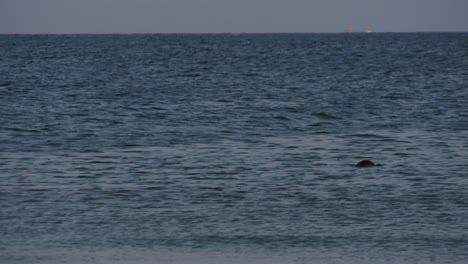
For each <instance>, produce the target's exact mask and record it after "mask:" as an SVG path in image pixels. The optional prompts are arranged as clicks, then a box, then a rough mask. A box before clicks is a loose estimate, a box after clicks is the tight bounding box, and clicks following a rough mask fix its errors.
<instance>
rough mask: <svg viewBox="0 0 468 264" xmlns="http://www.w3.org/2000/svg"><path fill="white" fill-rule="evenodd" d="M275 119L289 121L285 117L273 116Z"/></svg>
mask: <svg viewBox="0 0 468 264" xmlns="http://www.w3.org/2000/svg"><path fill="white" fill-rule="evenodd" d="M275 119H277V120H282V121H289V120H290V119H289V118H287V117H285V116H275Z"/></svg>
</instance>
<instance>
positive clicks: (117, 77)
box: [0, 33, 468, 263]
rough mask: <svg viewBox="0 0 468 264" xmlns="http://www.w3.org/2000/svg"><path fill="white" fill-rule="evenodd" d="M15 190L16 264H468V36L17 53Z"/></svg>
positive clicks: (1, 69)
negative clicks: (365, 163) (363, 163)
mask: <svg viewBox="0 0 468 264" xmlns="http://www.w3.org/2000/svg"><path fill="white" fill-rule="evenodd" d="M363 159H371V160H373V161H374V162H377V163H379V164H382V166H376V167H371V168H357V167H355V166H354V164H356V163H357V162H358V161H360V160H363ZM0 179H1V184H0V263H247V262H250V263H468V220H467V219H468V34H467V33H445V34H443V33H425V34H416V33H412V34H259V35H256V34H239V35H231V34H219V35H217V34H214V35H177V34H174V35H0Z"/></svg>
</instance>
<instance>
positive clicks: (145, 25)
mask: <svg viewBox="0 0 468 264" xmlns="http://www.w3.org/2000/svg"><path fill="white" fill-rule="evenodd" d="M366 25H370V26H371V27H372V28H373V30H374V31H376V32H408V31H409V32H415V31H416V32H427V31H464V32H467V31H468V0H0V33H216V32H235V33H240V32H247V33H250V32H343V31H345V30H346V29H347V28H350V29H351V30H352V31H362V30H363V28H364V26H366Z"/></svg>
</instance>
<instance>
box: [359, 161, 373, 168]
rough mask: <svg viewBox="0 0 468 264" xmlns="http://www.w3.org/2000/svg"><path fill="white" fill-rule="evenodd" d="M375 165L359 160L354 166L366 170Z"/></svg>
mask: <svg viewBox="0 0 468 264" xmlns="http://www.w3.org/2000/svg"><path fill="white" fill-rule="evenodd" d="M374 166H376V164H375V163H374V162H372V161H370V160H361V161H360V162H358V164H356V167H361V168H368V167H374Z"/></svg>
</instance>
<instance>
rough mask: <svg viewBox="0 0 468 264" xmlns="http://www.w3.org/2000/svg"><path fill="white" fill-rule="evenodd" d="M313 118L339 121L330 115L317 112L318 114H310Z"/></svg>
mask: <svg viewBox="0 0 468 264" xmlns="http://www.w3.org/2000/svg"><path fill="white" fill-rule="evenodd" d="M312 115H313V116H315V117H318V118H320V119H341V118H339V117H337V116H334V115H331V114H328V113H325V112H319V113H315V114H312Z"/></svg>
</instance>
